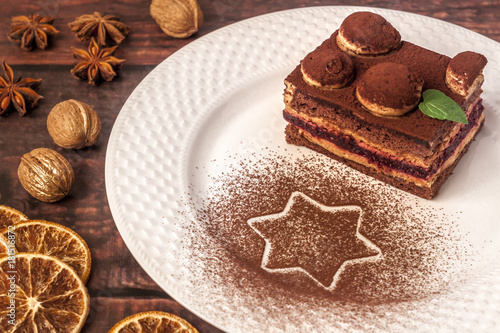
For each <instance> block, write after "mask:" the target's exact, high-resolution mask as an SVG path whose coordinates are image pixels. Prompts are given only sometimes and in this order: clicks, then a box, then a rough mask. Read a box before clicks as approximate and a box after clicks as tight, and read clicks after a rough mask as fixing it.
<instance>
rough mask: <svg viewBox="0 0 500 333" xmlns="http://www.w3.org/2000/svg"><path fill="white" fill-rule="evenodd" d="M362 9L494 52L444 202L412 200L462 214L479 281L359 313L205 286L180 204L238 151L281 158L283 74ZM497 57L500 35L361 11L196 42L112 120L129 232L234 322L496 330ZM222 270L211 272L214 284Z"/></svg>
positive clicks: (329, 11) (121, 216)
mask: <svg viewBox="0 0 500 333" xmlns="http://www.w3.org/2000/svg"><path fill="white" fill-rule="evenodd" d="M358 10H370V11H373V12H376V13H378V14H381V15H382V16H384V17H385V18H386V19H387V20H388V21H389V22H391V23H392V24H393V25H394V26H395V27H396V28H397V29H398V30H399V31H400V32H401V35H402V37H403V39H404V40H408V41H411V42H413V43H415V44H418V45H421V46H423V47H427V48H429V49H432V50H434V51H437V52H440V53H444V54H447V55H449V56H453V55H455V54H456V53H458V52H461V51H464V50H473V51H478V52H481V53H483V54H484V55H485V56H486V57H487V58H488V59H489V64H488V66H487V69H486V71H485V76H486V79H485V82H486V83H485V85H484V94H483V97H484V104H485V107H486V112H487V123H486V125H485V127H484V129H483V130H482V132H481V133H480V135H479V137H478V139H477V140H476V142H475V143H474V144H473V146H472V148H471V150H470V151H469V152H468V153H467V154H466V155H465V157H464V158H463V159H462V161H461V162H460V164H459V166H458V167H457V168H456V170H455V172H454V175H453V176H452V179H450V180H449V181H448V182H447V183H446V184H445V186H444V187H443V188H442V191H441V193H440V195H439V196H438V197H437V198H436V199H434V200H432V201H426V200H423V199H412V200H415V202H416V203H417V204H418V205H419V206H420V207H424V208H426V207H428V208H429V209H433V210H439V211H442V212H445V213H450V214H458V215H459V216H460V218H459V219H457V222H456V223H458V224H460V227H459V228H458V229H460V230H461V231H460V232H462V233H463V234H464V235H468V236H467V237H468V239H469V240H468V241H469V242H471V243H473V244H475V245H474V246H475V248H474V250H475V251H476V252H477V253H478V256H477V258H482V259H484V260H483V261H482V263H481V264H477V263H475V264H471V267H472V268H471V271H472V273H477V274H471V275H474V276H475V278H474V279H472V280H470V281H469V280H467V281H468V282H467V281H466V282H464V283H463V285H462V286H459V288H457V289H456V290H455V291H448V292H446V293H444V294H439V295H436V297H435V298H431V299H430V300H429V299H426V300H421V301H414V302H401V303H399V304H395V305H394V306H392V307H389V308H387V307H386V308H380V307H373V308H370V309H369V310H368V311H364V312H363V313H364V314H363V315H359V316H358V317H356V318H354V319H353V318H350V319H348V318H347V317H348V316H351V317H352V316H353V314H352V313H351V312H349V310H348V309H347V308H345V309H342V308H341V307H340V308H339V309H337V310H339V311H330V310H331V309H330V310H328V309H319V308H314V309H308V308H307V306H308V305H307V304H306V303H304V304H290V305H288V306H286V309H281V310H280V309H276V308H267V305H266V304H253V305H252V304H251V301H252V299H253V295H251V294H249V293H240V294H239V295H238V297H240V298H243V300H240V301H239V302H235V300H234V299H231V297H230V296H228V293H226V292H225V291H224V290H221V289H220V288H217V286H215V287H214V285H213V283H211V282H213V281H207V279H210V277H209V274H208V275H207V274H206V270H207V269H210V265H212V264H213V260H214V258H212V257H209V256H208V255H204V254H203V253H192V251H191V250H190V247H189V246H186V244H189V242H190V239H189V237H188V236H189V235H188V233H187V232H186V227H187V226H188V224H189V223H190V222H191V218H192V216H190V215H189V213H188V214H180V212H181V211H182V212H184V211H185V209H186V207H185V206H184V204H183V202H185V198H186V197H187V196H189V195H190V194H192V193H202V194H203V193H204V192H205V191H206V190H207V189H208V188H209V187H210V185H211V184H212V182H211V179H212V178H211V177H213V176H214V175H220V173H221V172H222V171H224V170H226V169H227V170H229V169H228V168H229V166H228V164H225V161H226V160H227V157H228V156H229V155H231V156H232V161H233V162H234V159H235V158H236V159H238V158H242V159H243V158H244V157H249V156H250V158H251V156H253V155H252V153H255V151H258V152H259V153H260V154H264V155H265V154H266V151H273V153H275V152H283V153H284V147H286V146H287V145H286V143H285V141H284V135H283V129H284V126H285V122H284V121H283V120H282V119H281V110H282V109H283V102H282V93H283V88H284V85H283V79H284V78H285V77H286V75H287V74H288V73H289V72H290V71H291V70H292V69H293V68H294V67H295V66H296V65H297V64H298V62H299V60H300V59H302V58H303V57H304V55H305V54H307V53H308V52H309V51H311V50H312V49H314V48H315V47H316V46H317V45H319V43H320V42H322V41H323V40H324V39H326V38H327V37H329V36H330V35H331V33H332V32H333V31H335V30H336V29H337V28H338V27H339V26H340V24H341V22H342V20H343V19H344V18H345V17H346V16H347V15H349V14H350V13H352V12H354V11H358ZM499 55H500V45H499V44H498V43H496V42H494V41H492V40H490V39H488V38H486V37H484V36H481V35H478V34H476V33H474V32H471V31H468V30H466V29H463V28H461V27H458V26H455V25H451V24H448V23H445V22H442V21H439V20H435V19H431V18H428V17H423V16H418V15H414V14H409V13H403V12H398V11H392V10H384V9H374V8H369V9H368V8H359V7H313V8H301V9H296V10H288V11H283V12H277V13H272V14H268V15H263V16H259V17H255V18H252V19H248V20H245V21H241V22H238V23H236V24H233V25H230V26H228V27H225V28H223V29H220V30H218V31H215V32H213V33H210V34H208V35H206V36H204V37H202V38H199V39H197V40H196V41H194V42H192V43H190V44H189V45H187V46H186V47H184V48H182V49H181V50H179V51H178V52H176V53H175V54H173V55H172V56H170V57H169V58H168V59H166V60H165V61H164V62H162V63H161V64H160V65H159V66H158V67H157V68H155V69H154V70H153V71H152V72H151V73H150V74H149V75H148V76H147V77H146V78H145V79H144V81H143V82H142V83H141V84H140V85H139V86H138V87H137V88H136V90H135V91H134V92H133V93H132V95H131V96H130V97H129V99H128V100H127V102H126V103H125V105H124V107H123V109H122V110H121V112H120V114H119V116H118V118H117V120H116V123H115V125H114V127H113V130H112V133H111V137H110V141H109V146H108V150H107V156H106V189H107V193H108V199H109V204H110V207H111V211H112V214H113V217H114V220H115V222H116V225H117V227H118V229H119V231H120V234H121V236H122V237H123V239H124V241H125V243H126V244H127V246H128V247H129V249H130V251H131V252H132V254H133V255H134V257H135V258H136V259H137V261H138V262H139V263H140V264H141V266H142V267H143V268H144V269H145V271H146V272H147V273H148V274H149V275H150V276H151V277H152V278H153V279H154V280H155V281H156V282H157V283H158V284H159V285H160V286H161V288H163V289H164V290H165V291H166V292H167V293H168V294H169V295H171V296H172V297H173V298H175V299H176V300H178V301H179V302H180V303H181V304H183V305H184V306H185V307H187V308H189V309H190V310H191V311H193V312H194V313H196V314H198V315H199V316H201V317H202V318H204V319H206V320H207V321H209V322H211V323H213V324H214V325H216V326H218V327H220V328H221V329H224V330H227V331H231V332H250V331H255V332H259V331H287V332H292V331H304V330H308V331H319V332H325V331H330V330H332V327H335V331H342V330H345V331H356V330H358V331H363V330H370V331H377V330H381V331H385V330H393V331H398V330H405V331H406V330H409V331H446V332H447V331H450V332H451V331H455V330H457V329H458V330H459V331H462V332H463V331H474V332H479V331H485V332H486V331H492V330H494V329H495V328H498V327H499V326H498V325H500V321H499V320H498V319H497V318H500V316H499V314H500V286H499V285H500V283H499V282H500V279H499V276H500V274H499V272H500V266H499V265H498V261H497V260H496V259H495V258H497V257H498V254H499V247H500V246H499V245H498V244H499V242H500V228H499V223H498V216H499V208H498V207H499V203H500V194H499V193H500V191H499V190H498V189H500V177H499V171H500V170H499V165H500V140H499V137H498V129H499V128H500V108H499V105H500V94H499V93H498V91H499V89H500V56H499ZM286 150H287V152H288V153H289V154H290V158H291V159H293V158H294V156H295V155H296V156H302V155H303V154H314V153H313V152H308V151H306V150H304V149H303V148H297V147H291V146H288V147H286ZM294 154H295V155H294ZM234 156H236V157H234ZM213 161H217V163H213ZM339 168H340V166H339ZM227 170H226V171H227ZM360 177H364V176H360ZM196 204H197V203H195V206H196ZM191 232H193V231H192V230H191ZM199 236H201V237H204V235H199ZM207 237H208V236H207ZM214 242H216V240H214ZM198 250H199V249H198ZM236 255H237V254H236ZM477 258H476V259H477ZM479 261H481V260H479ZM203 271H204V272H205V274H204V273H203ZM214 274H215V275H216V274H217V273H214ZM218 278H220V276H219V277H217V276H214V281H217V279H218ZM245 299H247V302H246V300H245ZM245 302H246V303H245ZM304 307H306V308H304ZM365 310H366V309H365ZM304 313H306V315H304ZM408 314H409V315H408ZM298 323H300V324H298ZM334 323H337V324H335V325H334ZM353 323H356V325H354V324H353Z"/></svg>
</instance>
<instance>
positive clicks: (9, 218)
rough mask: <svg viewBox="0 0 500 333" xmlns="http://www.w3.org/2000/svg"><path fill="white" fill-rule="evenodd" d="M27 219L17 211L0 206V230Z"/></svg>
mask: <svg viewBox="0 0 500 333" xmlns="http://www.w3.org/2000/svg"><path fill="white" fill-rule="evenodd" d="M27 219H28V217H27V216H26V215H24V214H23V213H21V212H20V211H18V210H17V209H14V208H12V207H8V206H3V205H0V230H1V229H4V228H7V227H8V226H9V225H14V224H17V223H19V222H21V221H26V220H27Z"/></svg>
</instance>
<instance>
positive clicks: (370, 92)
mask: <svg viewBox="0 0 500 333" xmlns="http://www.w3.org/2000/svg"><path fill="white" fill-rule="evenodd" d="M423 84H424V80H422V79H421V78H420V77H419V76H418V75H417V74H415V73H414V72H412V71H410V69H409V68H408V66H406V65H402V64H396V63H391V62H384V63H379V64H377V65H374V66H372V67H370V68H369V69H368V70H367V71H366V72H365V73H364V74H363V76H362V77H361V78H360V80H359V82H358V83H357V85H356V97H357V99H358V101H359V102H360V103H361V104H362V105H363V106H364V107H365V108H367V109H368V110H369V111H370V112H371V113H373V114H376V115H378V116H389V117H397V116H402V115H404V114H405V113H407V112H408V111H411V110H413V109H414V108H415V107H416V106H417V104H418V103H419V101H420V98H421V96H422V86H423Z"/></svg>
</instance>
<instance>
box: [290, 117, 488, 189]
mask: <svg viewBox="0 0 500 333" xmlns="http://www.w3.org/2000/svg"><path fill="white" fill-rule="evenodd" d="M483 122H484V113H483V114H482V115H481V117H480V118H479V119H478V122H477V124H476V125H475V126H474V127H473V128H472V129H471V130H470V131H469V133H468V134H467V136H466V137H465V138H464V139H463V140H462V142H460V144H459V145H458V146H457V148H456V149H455V151H454V152H453V154H452V155H451V156H450V157H449V158H448V159H447V160H446V161H445V162H444V163H443V164H442V165H441V167H439V169H438V170H436V172H435V173H434V174H433V175H432V176H431V177H430V178H429V179H427V180H425V179H421V178H418V177H414V176H411V175H408V174H406V173H404V172H401V171H398V170H395V169H392V168H389V167H379V166H377V165H376V164H373V163H370V162H369V161H368V159H367V158H365V157H363V156H360V155H357V154H354V153H352V152H350V151H347V150H345V149H342V148H340V147H338V146H337V145H335V144H333V143H331V142H330V141H327V140H324V139H321V138H318V137H315V136H313V135H311V134H310V133H308V132H306V131H304V130H302V129H300V128H299V133H300V134H301V135H302V136H303V137H304V138H305V139H306V140H308V141H310V142H312V143H314V144H316V145H318V146H320V147H323V148H324V149H326V150H328V151H329V152H331V153H333V154H335V155H337V156H340V157H342V158H345V159H347V160H351V161H354V162H356V163H358V164H361V165H364V166H366V167H369V168H371V169H374V170H375V171H377V172H379V173H382V174H385V175H388V176H391V177H394V178H400V179H404V180H405V181H407V182H411V183H413V184H415V185H416V186H419V187H431V186H432V184H434V182H435V181H436V179H437V178H438V177H439V175H440V173H441V172H442V171H443V170H445V169H446V168H447V167H449V166H450V165H452V164H453V163H454V162H455V161H456V159H457V158H458V157H459V156H460V153H461V152H462V150H463V149H464V148H465V146H467V144H468V143H469V142H471V140H472V139H473V138H474V136H475V135H476V132H477V130H478V129H479V127H480V126H481V124H482V123H483Z"/></svg>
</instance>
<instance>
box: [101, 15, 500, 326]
mask: <svg viewBox="0 0 500 333" xmlns="http://www.w3.org/2000/svg"><path fill="white" fill-rule="evenodd" d="M362 10H366V11H372V12H375V13H379V14H381V15H384V14H386V15H396V16H401V17H408V18H411V19H416V20H419V21H422V22H431V23H432V24H433V25H436V26H440V27H443V28H445V29H451V30H456V31H459V32H461V33H464V34H466V35H468V36H469V37H473V38H479V39H480V40H481V42H482V43H484V44H485V45H487V46H491V47H493V48H495V49H497V50H500V47H499V46H500V44H498V43H497V42H496V41H494V40H492V39H490V38H488V37H485V36H483V35H480V34H478V33H476V32H473V31H471V30H468V29H466V28H463V27H461V26H458V25H455V24H452V23H448V22H445V21H441V20H439V19H435V18H431V17H427V16H423V15H419V14H413V13H408V12H402V11H398V10H393V9H383V8H375V7H358V6H317V7H306V8H295V9H288V10H283V11H278V12H273V13H268V14H264V15H260V16H256V17H252V18H248V19H245V20H242V21H239V22H236V23H233V24H231V25H228V26H226V27H223V28H221V29H218V30H216V31H213V32H211V33H209V34H207V35H205V36H202V37H200V38H199V39H197V40H194V41H193V42H191V43H189V44H188V45H186V46H185V47H183V48H181V49H179V50H178V51H176V52H174V53H173V54H172V55H171V56H170V57H168V58H167V59H165V60H164V61H163V62H162V63H160V64H159V65H158V66H157V67H156V68H155V69H154V70H153V71H152V72H151V73H150V74H148V76H147V77H146V78H145V79H144V80H143V81H142V82H141V83H140V84H139V85H138V86H137V87H136V89H135V90H134V91H133V92H132V94H131V95H130V96H129V98H128V99H127V101H126V102H125V104H124V106H123V107H122V110H121V111H120V113H119V115H118V117H117V119H116V122H115V124H114V126H113V129H112V131H111V135H110V138H109V143H108V146H107V151H106V161H105V184H106V192H107V197H108V202H109V206H110V209H111V213H112V216H113V219H114V221H115V224H116V226H117V228H118V230H119V233H120V235H121V237H122V238H123V240H124V242H125V244H126V246H127V247H128V248H129V250H130V251H131V253H132V255H133V256H134V258H135V259H136V260H137V262H138V263H139V264H140V265H141V267H142V268H143V269H144V270H145V271H146V273H147V274H148V275H149V276H150V277H151V278H152V279H153V280H154V281H155V282H156V283H157V284H158V285H159V286H160V287H161V288H162V289H163V290H164V291H165V292H167V293H168V294H169V295H170V296H171V297H173V298H174V299H176V300H177V301H179V303H181V304H182V305H183V306H185V307H186V308H187V309H189V310H190V311H192V312H193V313H195V314H196V315H198V316H199V317H200V318H203V319H204V320H206V321H207V322H210V323H211V324H213V325H214V326H216V327H219V328H221V329H225V328H224V327H223V326H221V325H219V323H217V322H216V321H214V319H213V318H211V317H210V316H208V315H207V314H206V313H204V312H203V310H202V309H197V308H196V307H195V306H193V305H191V304H186V303H185V302H183V300H184V299H185V297H184V295H186V294H185V293H186V291H184V290H181V291H179V290H175V282H174V281H171V280H170V279H169V278H168V277H167V276H165V275H164V274H163V273H162V272H161V270H160V269H159V267H157V263H156V262H154V261H151V260H150V258H149V256H148V255H147V253H146V251H147V249H145V248H143V247H141V245H140V244H138V243H136V242H135V241H134V233H135V232H136V231H133V230H131V227H130V223H128V220H129V218H130V217H129V216H128V215H127V211H126V209H125V208H124V206H123V205H122V203H121V202H120V190H119V186H120V185H121V184H120V181H119V180H120V178H121V177H120V175H119V174H117V173H116V170H117V164H119V162H118V160H117V156H116V150H117V147H118V146H119V145H120V140H119V135H120V133H123V131H124V129H125V128H126V123H125V122H126V120H127V116H128V115H129V114H128V113H129V112H131V110H132V109H133V107H134V103H135V101H134V97H136V96H137V95H138V94H141V93H143V92H144V88H147V86H148V84H149V82H150V81H151V77H152V76H153V75H155V74H158V73H159V72H161V70H162V68H164V66H165V64H168V63H170V62H172V61H174V60H178V59H179V58H182V57H184V56H185V55H187V54H190V53H192V52H194V50H195V49H196V48H197V47H198V46H199V45H200V44H202V43H205V44H206V43H210V42H211V41H212V40H215V39H216V38H217V37H218V36H220V35H224V34H226V33H228V32H234V31H238V30H239V29H248V28H250V29H251V25H252V24H254V23H259V22H265V21H267V20H270V19H273V18H278V17H287V16H289V15H293V14H294V13H300V12H311V13H314V12H324V11H328V12H331V13H332V14H337V13H341V14H342V15H343V17H345V15H346V14H349V13H352V12H355V11H362ZM290 63H293V64H295V63H296V60H290ZM281 66H283V64H281V65H276V66H272V65H271V66H269V67H267V68H266V69H264V70H262V73H271V72H272V71H273V70H276V68H280V67H281ZM262 73H260V72H259V73H257V74H255V75H253V76H248V77H246V78H245V79H244V80H242V81H241V82H239V84H237V85H234V86H232V87H230V88H228V89H227V90H226V91H222V92H220V94H219V95H217V96H215V97H214V99H213V100H212V101H210V104H209V106H207V108H206V109H205V110H204V111H203V112H205V114H204V113H203V112H200V113H199V114H198V116H199V117H198V118H197V119H195V122H194V124H193V125H192V127H191V128H190V132H189V133H190V134H188V135H187V136H186V138H185V140H186V141H185V142H184V143H183V147H189V146H190V144H191V142H190V140H191V138H192V135H193V133H196V131H197V130H198V129H199V128H200V126H201V125H202V124H203V121H204V119H205V116H207V114H206V112H207V111H208V110H211V109H212V108H213V107H214V106H215V105H217V104H218V103H220V102H221V100H222V99H223V98H224V97H223V96H224V95H226V94H230V93H231V92H232V91H234V90H235V89H237V88H238V87H239V86H242V85H244V84H246V83H247V82H249V81H252V80H254V79H255V78H256V77H257V76H258V75H260V74H262ZM186 161H187V158H186V156H185V154H183V158H181V159H180V165H179V167H178V171H179V172H181V171H182V170H183V169H184V168H185V166H186ZM181 173H182V172H181ZM181 176H183V175H181ZM180 183H181V184H182V183H183V182H180ZM174 290H175V291H174Z"/></svg>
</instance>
